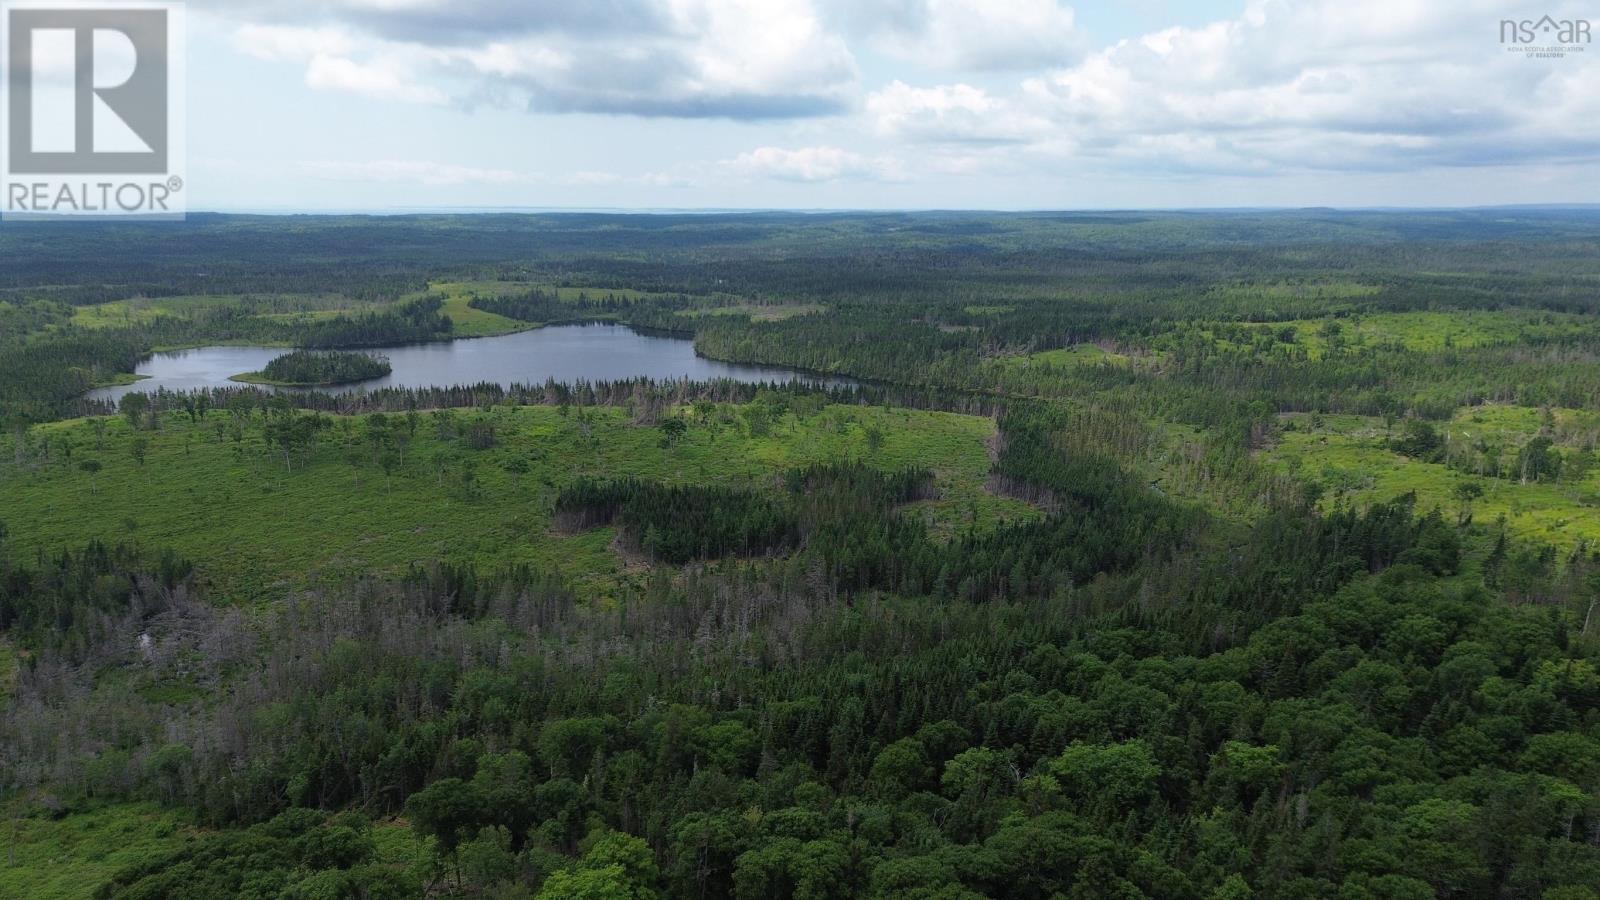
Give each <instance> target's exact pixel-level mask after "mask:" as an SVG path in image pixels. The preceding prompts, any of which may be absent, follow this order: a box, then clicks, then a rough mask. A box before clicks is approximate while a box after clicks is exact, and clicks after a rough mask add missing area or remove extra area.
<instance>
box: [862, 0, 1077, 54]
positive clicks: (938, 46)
mask: <svg viewBox="0 0 1600 900" xmlns="http://www.w3.org/2000/svg"><path fill="white" fill-rule="evenodd" d="M1073 18H1074V17H1073V12H1072V7H1070V6H1067V5H1065V4H1063V3H1060V2H1057V0H999V2H996V0H919V2H915V3H913V4H911V6H910V9H907V10H904V11H902V13H901V14H900V15H898V16H888V17H885V19H884V21H883V22H882V25H881V30H880V32H879V38H878V42H877V43H878V46H879V48H880V49H881V50H883V51H884V52H886V53H888V54H889V55H891V56H894V57H896V58H899V59H902V60H905V61H907V62H913V63H917V64H919V65H923V66H928V67H932V68H939V69H977V70H1003V69H1032V68H1038V67H1040V66H1049V65H1059V64H1061V63H1064V62H1067V61H1069V60H1071V59H1073V58H1074V57H1076V56H1078V55H1079V53H1080V52H1081V50H1082V49H1083V39H1082V35H1081V34H1080V33H1079V32H1078V30H1077V28H1076V25H1075V23H1074V21H1073Z"/></svg>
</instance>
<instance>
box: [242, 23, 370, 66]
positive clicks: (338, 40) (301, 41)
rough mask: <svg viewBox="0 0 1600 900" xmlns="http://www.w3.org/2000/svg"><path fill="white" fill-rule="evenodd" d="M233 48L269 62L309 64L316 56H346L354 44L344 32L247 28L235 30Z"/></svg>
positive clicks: (264, 26) (281, 26)
mask: <svg viewBox="0 0 1600 900" xmlns="http://www.w3.org/2000/svg"><path fill="white" fill-rule="evenodd" d="M233 45H234V47H236V48H237V49H238V50H239V51H240V52H242V53H245V54H247V55H249V56H253V57H255V58H257V59H264V60H267V61H269V62H308V61H310V60H311V59H313V58H315V57H318V56H348V55H349V54H351V53H353V52H354V51H355V47H356V41H355V39H354V38H353V37H351V35H350V33H349V32H348V31H346V30H345V29H343V28H333V27H320V28H307V27H302V26H296V25H251V24H246V25H241V26H239V27H238V28H236V29H234V32H233Z"/></svg>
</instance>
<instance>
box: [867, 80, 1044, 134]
mask: <svg viewBox="0 0 1600 900" xmlns="http://www.w3.org/2000/svg"><path fill="white" fill-rule="evenodd" d="M866 110H867V114H868V115H869V116H870V117H871V118H872V121H873V126H874V127H875V128H876V129H877V131H878V133H879V134H882V135H885V136H888V137H895V138H902V139H905V140H911V141H935V142H939V141H952V142H968V141H970V142H978V143H990V142H1014V141H1022V140H1026V139H1027V138H1029V137H1030V136H1037V135H1039V134H1041V133H1042V132H1043V131H1044V130H1046V129H1048V127H1049V123H1047V122H1045V121H1044V120H1042V119H1040V118H1038V117H1035V116H1033V115H1030V114H1029V113H1027V112H1026V111H1024V110H1023V109H1021V108H1019V107H1018V106H1016V105H1015V104H1014V103H1012V102H1010V101H1008V100H1004V99H1001V98H998V97H994V96H992V95H990V94H988V93H987V92H985V91H984V90H983V89H981V88H976V87H972V86H970V85H966V84H952V85H939V86H937V87H931V88H914V87H911V86H910V85H908V84H906V83H904V82H901V81H895V82H893V83H891V84H890V85H889V86H888V87H886V88H884V89H883V90H881V91H877V92H875V93H873V94H871V95H870V96H868V97H867V102H866Z"/></svg>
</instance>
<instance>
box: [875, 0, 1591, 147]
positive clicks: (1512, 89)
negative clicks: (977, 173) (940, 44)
mask: <svg viewBox="0 0 1600 900" xmlns="http://www.w3.org/2000/svg"><path fill="white" fill-rule="evenodd" d="M1520 5H1521V6H1523V7H1526V8H1527V11H1529V12H1530V13H1531V12H1532V11H1533V10H1534V5H1533V3H1532V2H1531V0H1528V2H1523V3H1520ZM1516 14H1517V11H1516V10H1514V9H1508V8H1507V7H1506V5H1505V4H1503V3H1490V2H1487V0H1463V2H1461V3H1457V4H1452V5H1450V6H1449V7H1446V6H1444V5H1443V4H1439V3H1429V2H1422V0H1255V2H1252V3H1251V4H1250V6H1249V7H1248V8H1247V9H1246V11H1245V12H1244V14H1243V15H1241V16H1240V17H1239V18H1237V19H1231V20H1225V21H1221V22H1216V23H1213V24H1210V25H1206V26H1202V27H1196V28H1170V29H1166V30H1163V31H1159V32H1155V33H1152V34H1148V35H1144V36H1142V37H1139V38H1136V39H1130V40H1124V41H1120V42H1118V43H1116V44H1114V45H1112V46H1109V47H1106V48H1104V49H1102V50H1100V51H1099V52H1096V53H1093V54H1090V55H1088V56H1086V57H1085V58H1084V59H1082V60H1081V61H1079V62H1078V63H1076V64H1075V65H1072V66H1069V67H1065V68H1060V69H1056V70H1054V71H1050V72H1046V73H1043V74H1039V75H1035V76H1032V77H1029V78H1026V79H1024V80H1023V82H1022V83H1021V84H1020V85H1019V86H1018V87H1017V88H1016V89H1014V90H1011V91H999V92H996V91H993V90H987V91H986V90H982V89H979V88H976V87H972V86H969V85H966V84H956V85H942V86H937V87H911V86H908V85H906V84H903V83H901V82H898V81H896V82H893V83H891V84H890V85H889V86H888V87H886V88H884V89H882V90H880V91H878V92H876V93H874V94H872V95H871V96H870V97H869V98H868V99H867V101H866V111H867V113H868V116H869V121H870V122H871V124H872V125H873V127H874V128H875V129H876V131H877V132H878V133H879V134H881V135H885V136H889V137H893V138H897V139H901V140H907V141H936V142H982V141H989V142H997V143H998V142H1011V143H1014V144H1016V145H1017V147H1016V148H1014V149H1013V150H1009V151H1008V150H1004V149H1003V148H1002V149H1000V150H998V151H997V152H991V153H986V154H983V155H981V156H974V155H970V154H969V155H967V156H965V157H963V159H964V161H965V162H964V164H968V165H978V164H988V165H995V166H1006V165H1014V164H1016V163H1018V162H1019V161H1025V160H1032V164H1033V166H1034V167H1035V168H1043V169H1044V170H1046V171H1049V170H1052V169H1054V170H1061V169H1063V167H1065V166H1076V167H1082V166H1085V165H1087V166H1091V167H1094V166H1098V167H1105V166H1113V167H1122V168H1128V169H1137V170H1143V171H1149V172H1152V173H1160V172H1180V173H1182V172H1209V173H1232V174H1243V175H1250V174H1281V173H1284V172H1289V171H1308V170H1330V171H1374V170H1392V171H1405V170H1413V169H1421V168H1428V167H1438V166H1480V165H1481V166H1495V165H1517V164H1523V163H1529V162H1538V161H1540V160H1547V159H1588V160H1594V159H1595V158H1597V157H1600V131H1597V130H1596V129H1595V128H1594V125H1593V123H1594V122H1595V121H1596V118H1597V114H1600V100H1597V99H1596V98H1597V91H1596V88H1597V87H1600V73H1597V67H1596V63H1597V62H1600V59H1594V60H1591V59H1589V58H1586V57H1584V56H1583V55H1581V54H1575V55H1574V56H1573V57H1571V58H1568V59H1563V60H1537V59H1526V58H1523V56H1521V55H1520V54H1511V53H1507V52H1506V50H1505V49H1504V48H1503V47H1502V46H1501V45H1500V44H1499V41H1498V23H1499V20H1500V19H1501V18H1502V17H1504V16H1507V15H1516ZM1539 14H1542V13H1539ZM1533 17H1534V18H1538V15H1534V16H1533Z"/></svg>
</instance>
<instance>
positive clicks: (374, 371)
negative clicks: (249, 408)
mask: <svg viewBox="0 0 1600 900" xmlns="http://www.w3.org/2000/svg"><path fill="white" fill-rule="evenodd" d="M390 371H391V370H390V368H389V360H388V358H386V357H383V356H377V355H374V354H370V353H350V352H347V351H337V350H334V351H329V350H296V351H294V352H292V353H285V354H284V355H282V356H279V357H277V358H275V359H273V360H272V361H271V362H269V363H267V364H266V365H265V366H263V367H262V369H261V371H259V372H245V373H243V374H240V375H235V376H233V377H232V378H231V379H230V380H231V381H242V382H244V383H246V384H271V385H277V386H279V387H326V386H328V385H332V384H350V383H351V382H355V381H367V380H370V379H373V378H382V377H383V376H385V375H388V374H389V372H390Z"/></svg>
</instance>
